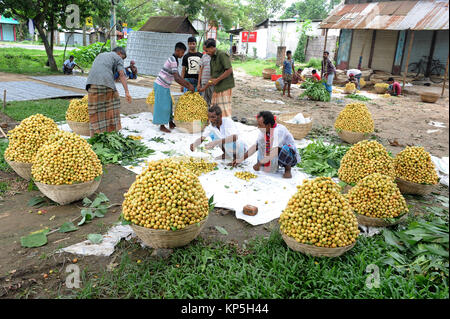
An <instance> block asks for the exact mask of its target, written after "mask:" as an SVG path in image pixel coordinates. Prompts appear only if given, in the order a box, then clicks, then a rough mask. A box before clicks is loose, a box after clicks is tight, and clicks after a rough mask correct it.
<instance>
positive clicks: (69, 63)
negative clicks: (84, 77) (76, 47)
mask: <svg viewBox="0 0 450 319" xmlns="http://www.w3.org/2000/svg"><path fill="white" fill-rule="evenodd" d="M74 59H75V57H74V56H73V55H71V56H70V57H69V59H67V60H66V61H64V65H63V72H64V74H72V73H73V69H74V68H75V67H77V68H79V69H80V70H81V72H82V73H83V72H84V71H83V69H82V68H81V67H80V66H79V65H78V64H76V63H75V62H74V61H73V60H74Z"/></svg>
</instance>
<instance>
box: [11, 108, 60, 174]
mask: <svg viewBox="0 0 450 319" xmlns="http://www.w3.org/2000/svg"><path fill="white" fill-rule="evenodd" d="M57 131H58V126H57V125H56V123H55V122H54V121H53V120H52V119H50V118H48V117H46V116H44V115H42V114H35V115H32V116H29V117H27V118H26V119H24V120H22V121H21V122H20V124H19V125H17V126H16V127H15V128H14V129H12V130H11V131H9V132H8V136H9V145H8V147H7V148H6V150H5V154H4V158H5V160H6V162H7V163H8V165H9V166H11V167H12V169H13V170H14V171H15V172H16V173H17V175H19V176H20V177H22V178H23V179H25V180H28V181H29V180H31V166H32V165H33V162H34V159H35V157H36V153H37V151H38V149H39V148H40V147H41V146H42V145H43V144H44V143H45V142H46V141H47V140H48V138H49V136H50V135H51V134H54V133H56V132H57Z"/></svg>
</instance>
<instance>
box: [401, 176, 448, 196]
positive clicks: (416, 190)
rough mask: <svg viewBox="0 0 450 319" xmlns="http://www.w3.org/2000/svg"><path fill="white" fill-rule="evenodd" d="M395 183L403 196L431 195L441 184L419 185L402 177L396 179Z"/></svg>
mask: <svg viewBox="0 0 450 319" xmlns="http://www.w3.org/2000/svg"><path fill="white" fill-rule="evenodd" d="M395 182H396V184H397V186H398V188H399V189H400V192H401V193H402V194H412V195H422V196H424V195H428V194H429V193H431V192H432V191H433V189H434V188H435V187H436V185H438V184H439V182H438V183H436V184H418V183H414V182H410V181H407V180H404V179H402V178H400V177H396V178H395Z"/></svg>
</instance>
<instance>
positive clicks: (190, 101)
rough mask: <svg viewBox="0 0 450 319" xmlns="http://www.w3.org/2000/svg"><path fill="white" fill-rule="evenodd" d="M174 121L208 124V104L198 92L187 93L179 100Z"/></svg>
mask: <svg viewBox="0 0 450 319" xmlns="http://www.w3.org/2000/svg"><path fill="white" fill-rule="evenodd" d="M174 119H175V120H177V121H182V122H192V121H205V122H206V121H207V120H208V104H206V101H205V99H204V98H203V97H202V96H201V95H200V94H199V93H198V92H195V93H192V92H186V93H185V94H183V95H182V96H181V97H180V99H179V100H178V103H177V107H176V108H175V115H174Z"/></svg>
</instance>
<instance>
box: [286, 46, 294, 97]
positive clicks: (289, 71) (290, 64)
mask: <svg viewBox="0 0 450 319" xmlns="http://www.w3.org/2000/svg"><path fill="white" fill-rule="evenodd" d="M294 72H295V66H294V60H293V59H292V52H291V51H287V52H286V60H284V62H283V81H284V86H283V96H284V95H285V94H286V88H287V91H288V97H290V98H292V96H291V83H292V75H293V74H294Z"/></svg>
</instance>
